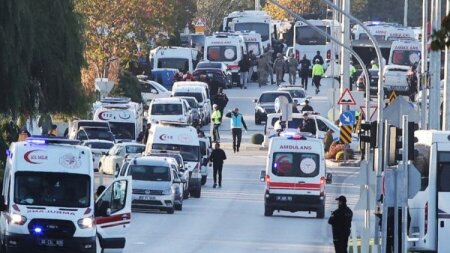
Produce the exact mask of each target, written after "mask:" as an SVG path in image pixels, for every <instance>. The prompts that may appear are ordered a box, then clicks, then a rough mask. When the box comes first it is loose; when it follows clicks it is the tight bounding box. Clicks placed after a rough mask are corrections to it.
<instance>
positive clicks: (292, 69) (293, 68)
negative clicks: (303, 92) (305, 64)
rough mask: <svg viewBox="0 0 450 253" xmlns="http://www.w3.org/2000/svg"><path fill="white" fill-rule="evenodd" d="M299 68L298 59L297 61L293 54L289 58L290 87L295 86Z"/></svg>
mask: <svg viewBox="0 0 450 253" xmlns="http://www.w3.org/2000/svg"><path fill="white" fill-rule="evenodd" d="M297 67H298V62H297V59H295V57H294V54H291V55H290V56H289V60H288V71H289V84H290V85H295V79H296V77H297Z"/></svg>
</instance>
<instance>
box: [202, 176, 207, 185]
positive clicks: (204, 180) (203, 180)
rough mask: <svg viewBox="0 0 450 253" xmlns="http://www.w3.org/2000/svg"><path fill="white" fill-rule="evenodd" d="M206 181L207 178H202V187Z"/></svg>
mask: <svg viewBox="0 0 450 253" xmlns="http://www.w3.org/2000/svg"><path fill="white" fill-rule="evenodd" d="M207 179H208V176H202V185H205V184H206V180H207Z"/></svg>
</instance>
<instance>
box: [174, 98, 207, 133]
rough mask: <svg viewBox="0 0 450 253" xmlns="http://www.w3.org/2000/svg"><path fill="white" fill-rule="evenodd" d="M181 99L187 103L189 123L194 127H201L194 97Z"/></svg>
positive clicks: (199, 114) (200, 116) (197, 106)
mask: <svg viewBox="0 0 450 253" xmlns="http://www.w3.org/2000/svg"><path fill="white" fill-rule="evenodd" d="M179 98H181V99H184V100H186V101H187V103H188V104H189V108H190V110H189V118H190V122H191V125H192V126H194V127H196V126H198V125H200V126H201V123H202V122H201V121H202V120H201V119H202V117H203V116H202V115H201V113H200V108H199V107H200V106H199V105H198V101H197V99H196V98H194V97H179Z"/></svg>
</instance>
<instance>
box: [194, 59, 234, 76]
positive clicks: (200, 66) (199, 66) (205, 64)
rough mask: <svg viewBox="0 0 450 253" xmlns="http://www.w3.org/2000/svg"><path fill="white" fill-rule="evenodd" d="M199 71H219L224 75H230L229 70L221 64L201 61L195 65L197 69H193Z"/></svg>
mask: <svg viewBox="0 0 450 253" xmlns="http://www.w3.org/2000/svg"><path fill="white" fill-rule="evenodd" d="M199 69H220V70H221V71H222V72H224V73H225V74H227V75H231V72H230V69H229V68H228V67H227V65H226V64H225V63H223V62H208V61H201V62H199V63H198V64H197V67H196V68H195V70H199Z"/></svg>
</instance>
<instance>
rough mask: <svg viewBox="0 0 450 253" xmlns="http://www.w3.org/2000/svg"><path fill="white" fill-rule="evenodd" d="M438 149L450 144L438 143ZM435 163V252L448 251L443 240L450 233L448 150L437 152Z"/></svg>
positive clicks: (449, 147) (448, 248)
mask: <svg viewBox="0 0 450 253" xmlns="http://www.w3.org/2000/svg"><path fill="white" fill-rule="evenodd" d="M438 145H439V149H440V150H450V145H445V148H442V146H444V145H442V144H438ZM437 155H438V164H437V185H436V186H437V187H436V191H437V208H436V210H437V231H438V234H437V242H438V251H437V252H450V243H449V242H448V241H446V240H445V238H448V235H449V234H450V201H448V200H449V199H450V181H449V180H448V179H449V177H450V151H441V152H438V154H437Z"/></svg>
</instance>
